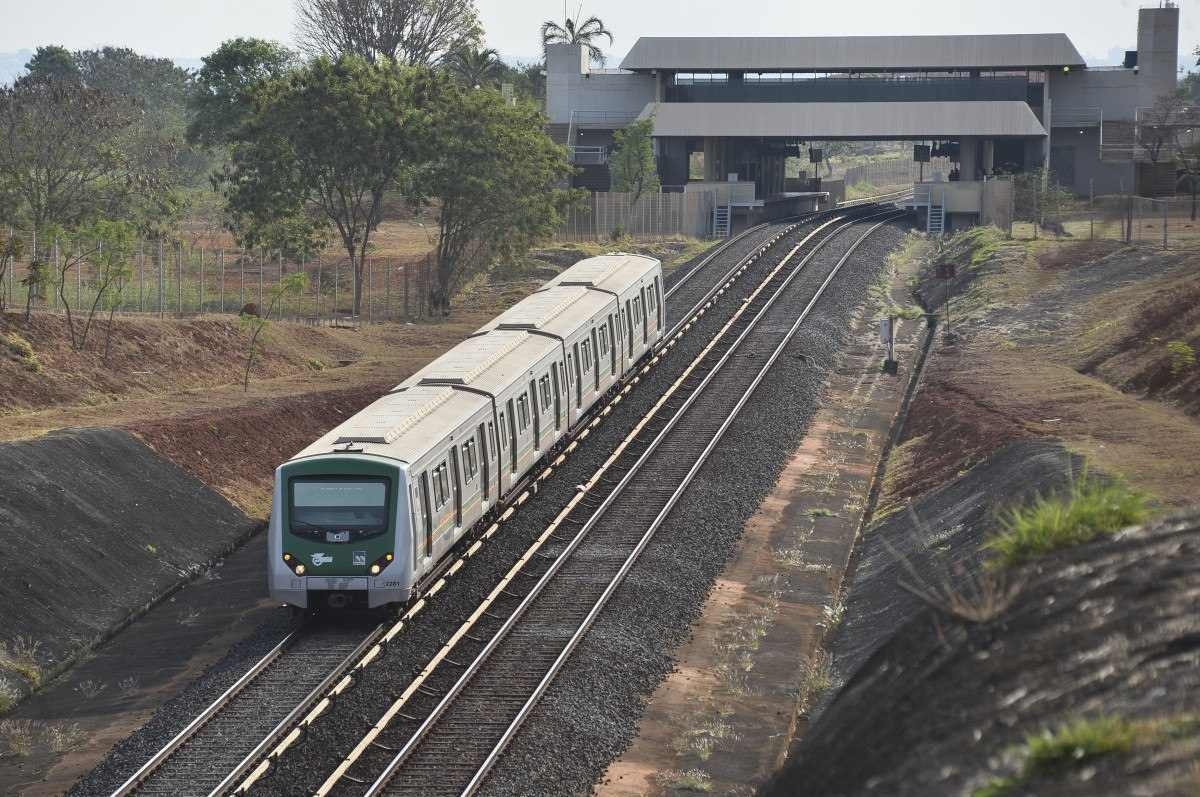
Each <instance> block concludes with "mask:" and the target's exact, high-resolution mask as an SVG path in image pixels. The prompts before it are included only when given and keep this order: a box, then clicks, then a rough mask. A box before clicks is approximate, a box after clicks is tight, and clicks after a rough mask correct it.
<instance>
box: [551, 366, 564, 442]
mask: <svg viewBox="0 0 1200 797" xmlns="http://www.w3.org/2000/svg"><path fill="white" fill-rule="evenodd" d="M559 368H562V363H555V365H554V367H553V368H551V369H550V374H551V376H553V377H554V431H556V432H557V431H559V430H560V429H562V397H561V396H559V387H560V385H562V382H560V381H559V379H558V369H559Z"/></svg>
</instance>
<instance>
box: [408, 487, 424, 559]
mask: <svg viewBox="0 0 1200 797" xmlns="http://www.w3.org/2000/svg"><path fill="white" fill-rule="evenodd" d="M414 475H415V474H414ZM419 481H420V480H419V479H418V480H417V481H414V482H412V484H410V485H409V492H410V493H411V496H410V497H409V499H408V510H409V514H410V515H411V516H412V528H411V530H410V534H411V535H412V569H413V572H414V573H415V572H417V571H418V570H419V569H420V565H419V563H420V560H421V535H422V534H423V533H424V532H423V531H422V527H423V526H424V524H423V523H422V522H421V521H422V518H423V517H424V515H422V513H421V488H420V487H418V486H417V484H418V482H419Z"/></svg>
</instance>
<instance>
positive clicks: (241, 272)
mask: <svg viewBox="0 0 1200 797" xmlns="http://www.w3.org/2000/svg"><path fill="white" fill-rule="evenodd" d="M245 306H246V252H245V250H243V251H241V252H239V253H238V313H239V314H240V313H241V312H242V308H243V307H245Z"/></svg>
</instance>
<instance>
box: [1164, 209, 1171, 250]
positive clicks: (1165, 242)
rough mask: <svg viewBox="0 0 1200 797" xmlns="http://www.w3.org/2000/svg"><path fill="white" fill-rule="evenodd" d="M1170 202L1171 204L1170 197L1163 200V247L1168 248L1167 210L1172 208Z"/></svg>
mask: <svg viewBox="0 0 1200 797" xmlns="http://www.w3.org/2000/svg"><path fill="white" fill-rule="evenodd" d="M1170 204H1171V203H1170V200H1168V199H1164V200H1163V201H1162V206H1163V214H1162V222H1163V249H1166V248H1167V210H1168V209H1169V208H1170Z"/></svg>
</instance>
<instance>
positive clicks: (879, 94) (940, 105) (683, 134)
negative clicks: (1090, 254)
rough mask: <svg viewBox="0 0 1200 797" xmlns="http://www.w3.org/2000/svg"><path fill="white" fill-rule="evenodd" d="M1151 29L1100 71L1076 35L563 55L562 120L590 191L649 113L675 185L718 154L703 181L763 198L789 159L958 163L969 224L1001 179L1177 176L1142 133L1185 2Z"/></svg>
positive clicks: (771, 42) (553, 51)
mask: <svg viewBox="0 0 1200 797" xmlns="http://www.w3.org/2000/svg"><path fill="white" fill-rule="evenodd" d="M1137 26H1138V29H1137V49H1136V50H1133V51H1130V52H1128V53H1127V54H1126V56H1125V59H1124V63H1123V64H1121V65H1120V66H1115V67H1111V66H1103V67H1089V66H1088V64H1087V63H1086V62H1085V61H1084V59H1083V57H1082V56H1081V55H1080V53H1079V51H1078V49H1076V47H1075V46H1074V44H1072V43H1071V40H1070V39H1069V38H1068V37H1067V35H1066V34H1063V33H1035V34H1022V35H962V36H874V37H868V36H845V37H642V38H640V39H639V40H638V41H637V43H636V44H635V45H634V46H633V48H632V49H631V50H630V51H629V54H628V55H627V56H626V57H625V58H624V60H623V61H622V62H621V65H620V68H619V69H594V68H592V67H591V66H590V64H589V62H588V57H587V53H586V51H585V50H584V49H583V48H582V47H579V46H576V45H566V44H559V45H552V46H550V47H549V48H547V52H546V74H547V89H546V91H547V113H548V115H549V118H550V122H551V132H552V135H554V136H555V137H556V138H557V140H559V141H560V142H562V143H564V144H566V145H567V146H568V149H569V152H570V153H571V156H572V159H573V161H574V162H575V164H576V166H577V167H578V168H579V170H580V173H579V175H578V176H577V177H576V178H575V179H576V185H578V186H582V187H587V188H591V189H592V190H599V191H604V190H607V189H608V188H609V177H608V165H607V159H608V154H609V152H610V150H611V147H612V141H613V132H614V131H615V130H617V129H619V128H621V127H623V126H625V125H627V124H629V123H630V122H632V121H634V120H637V119H647V118H650V119H653V127H654V133H653V135H654V142H655V150H656V155H657V159H658V169H659V176H660V178H661V182H662V184H663V187H664V190H667V191H672V190H686V189H687V188H688V187H689V186H692V187H694V186H695V184H696V183H697V182H698V180H697V176H698V175H695V174H693V173H692V170H693V169H694V168H695V164H696V162H697V161H701V160H702V163H703V180H702V182H706V183H717V182H720V183H729V182H734V183H736V184H737V185H738V186H739V187H740V188H741V189H743V190H744V191H745V192H746V193H747V195H748V194H749V191H750V190H751V186H752V190H753V195H754V197H755V199H756V201H759V202H762V201H764V200H767V199H769V198H771V197H777V196H781V195H784V194H786V193H787V191H788V190H789V189H793V188H796V186H795V185H792V184H790V182H791V181H788V180H787V179H786V176H785V166H784V164H785V160H786V158H788V157H789V156H793V157H801V158H803V159H805V160H807V159H808V158H809V157H810V153H808V150H809V148H813V147H820V145H821V142H826V141H839V140H841V141H906V142H913V143H914V145H928V146H929V147H930V148H931V149H932V150H933V152H935V153H941V154H944V155H947V156H949V158H950V161H951V162H952V166H953V175H954V177H955V182H957V183H958V185H955V186H953V187H952V190H951V193H954V194H957V195H961V196H960V197H959V200H960V201H959V200H953V199H951V200H947V203H948V204H954V202H955V201H959V205H960V206H961V208H962V209H964V211H963V212H965V214H966V215H967V216H970V215H971V213H974V214H976V216H978V215H980V214H981V213H982V214H984V215H986V209H985V207H984V206H985V205H986V204H987V201H988V196H987V193H988V191H987V188H986V187H985V186H984V184H985V183H986V182H988V181H989V180H992V178H994V177H996V176H999V175H1006V174H1015V173H1020V172H1026V171H1029V170H1033V169H1039V168H1045V169H1048V170H1050V171H1051V173H1053V174H1054V175H1055V177H1056V179H1057V180H1058V181H1059V182H1060V183H1061V184H1062V185H1064V186H1065V187H1067V188H1069V189H1070V190H1072V191H1073V192H1075V193H1076V194H1078V195H1081V196H1087V195H1088V194H1089V193H1095V194H1097V195H1099V194H1105V193H1117V192H1122V191H1134V192H1136V193H1140V194H1143V195H1156V194H1160V193H1164V192H1173V190H1174V172H1173V168H1172V166H1171V165H1169V164H1166V165H1164V164H1162V163H1161V161H1160V162H1159V164H1157V165H1156V164H1155V162H1154V160H1155V159H1154V158H1151V157H1150V153H1148V152H1146V151H1144V150H1145V147H1142V146H1139V143H1138V142H1139V125H1143V124H1146V122H1147V119H1148V118H1149V117H1150V115H1151V109H1152V108H1153V106H1154V105H1155V102H1156V101H1157V100H1158V98H1160V97H1161V96H1163V95H1164V94H1166V93H1168V92H1170V91H1171V90H1173V89H1174V88H1175V86H1176V85H1177V68H1176V64H1177V57H1178V56H1177V53H1178V46H1179V9H1178V8H1177V7H1175V5H1174V3H1171V2H1164V3H1163V5H1162V7H1158V8H1144V9H1140V10H1139V11H1138V19H1137ZM698 153H702V154H698ZM1166 160H1168V161H1169V160H1170V159H1169V158H1168V159H1166ZM915 190H918V192H919V187H918V188H917V189H915Z"/></svg>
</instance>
